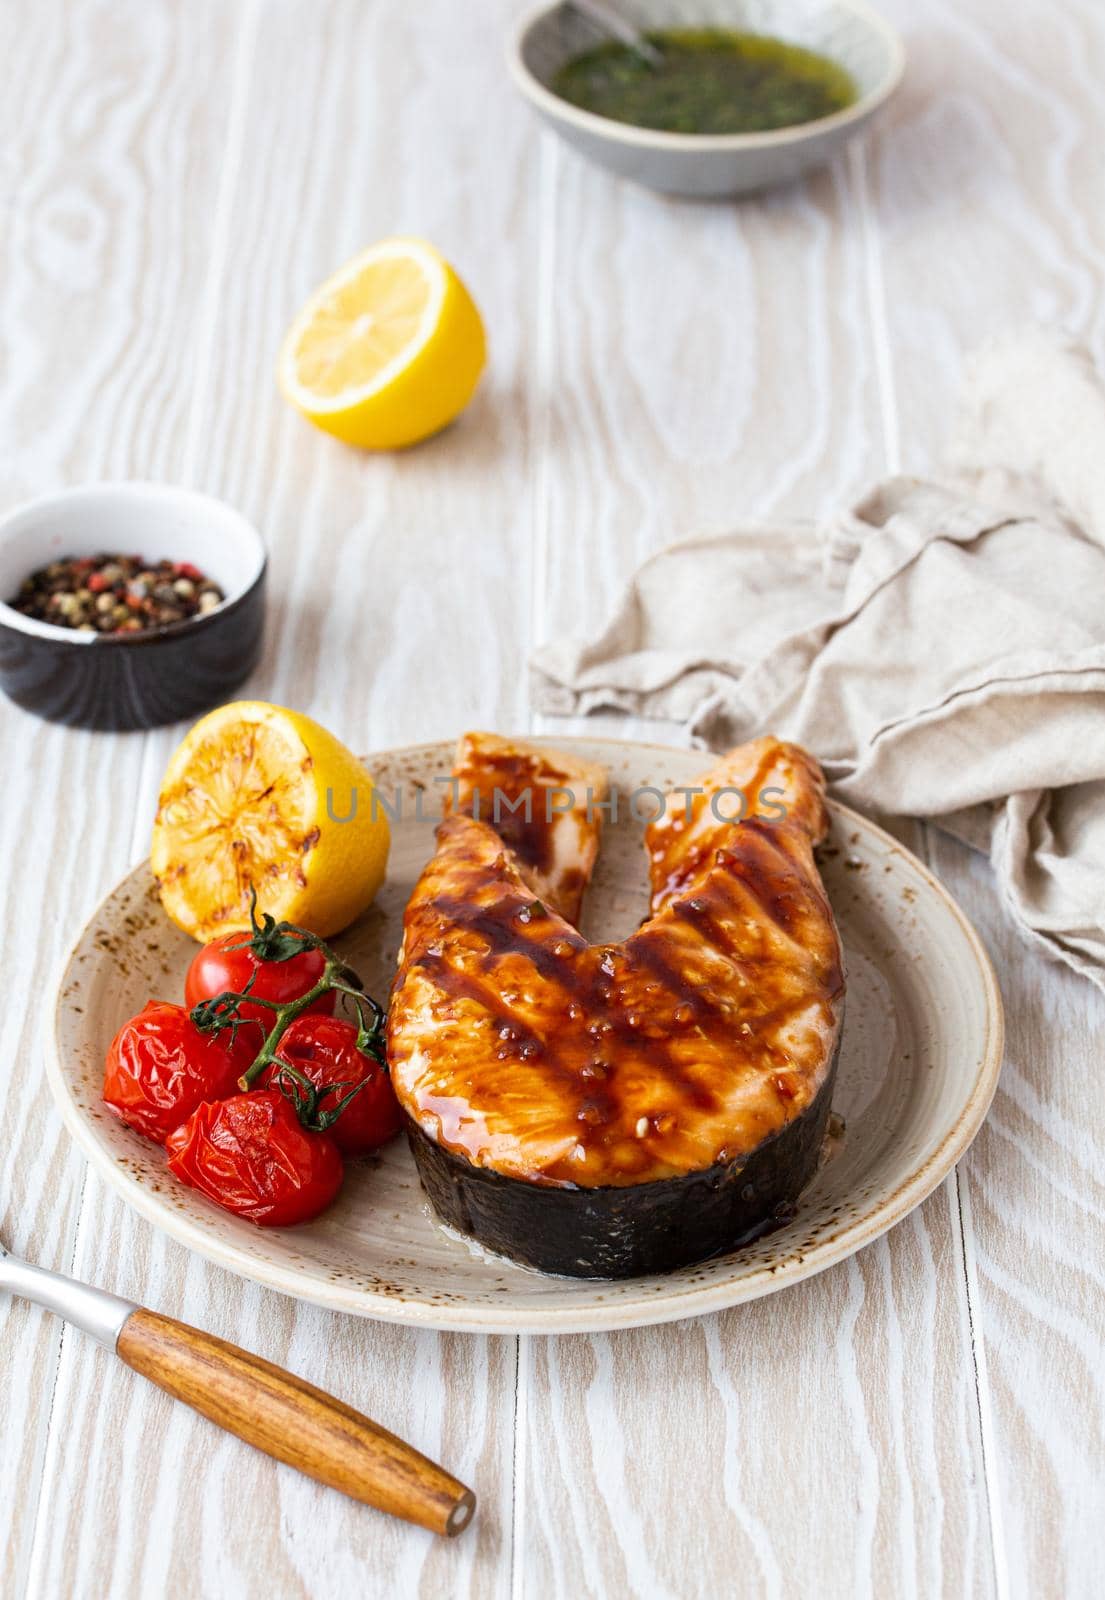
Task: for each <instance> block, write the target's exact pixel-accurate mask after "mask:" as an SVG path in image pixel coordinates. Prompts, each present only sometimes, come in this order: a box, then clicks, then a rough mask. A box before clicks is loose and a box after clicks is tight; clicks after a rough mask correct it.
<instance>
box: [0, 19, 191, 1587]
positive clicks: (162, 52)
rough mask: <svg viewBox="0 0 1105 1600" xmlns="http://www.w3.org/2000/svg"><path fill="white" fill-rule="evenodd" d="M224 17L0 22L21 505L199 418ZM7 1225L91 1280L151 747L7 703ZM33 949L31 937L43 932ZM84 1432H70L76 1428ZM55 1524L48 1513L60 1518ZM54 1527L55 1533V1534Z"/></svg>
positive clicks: (38, 1394)
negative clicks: (65, 1005) (83, 975)
mask: <svg viewBox="0 0 1105 1600" xmlns="http://www.w3.org/2000/svg"><path fill="white" fill-rule="evenodd" d="M217 10H218V8H217V7H216V6H215V5H213V4H202V5H193V6H191V7H188V8H185V7H179V8H174V7H168V6H163V7H161V8H158V9H157V10H156V11H155V10H154V9H153V8H147V7H145V6H143V5H141V4H139V3H137V0H136V3H134V4H123V5H117V6H114V7H109V6H106V5H94V6H85V7H80V8H72V7H66V6H63V5H61V4H59V3H54V0H50V3H45V4H42V5H40V6H36V7H33V8H27V7H14V6H8V7H4V8H2V9H0V48H2V49H3V53H4V60H5V64H6V68H7V89H6V93H5V96H4V101H3V105H2V107H0V148H2V150H3V157H2V162H0V207H2V210H3V217H4V228H3V230H2V233H0V263H2V267H0V350H2V362H0V438H2V439H3V446H2V448H0V495H2V498H3V502H4V504H5V505H8V504H11V503H13V502H14V501H17V500H19V499H21V498H24V497H25V496H28V495H30V494H33V493H37V492H41V491H43V490H47V489H54V488H58V487H60V486H62V485H64V484H66V483H70V482H76V481H80V480H82V479H88V478H91V479H95V478H102V477H106V476H113V475H120V474H137V475H143V474H145V475H149V476H157V475H159V474H163V473H166V472H167V471H169V470H171V459H172V455H173V441H174V440H175V438H176V437H177V436H178V435H179V433H180V431H181V429H182V427H183V424H184V420H185V417H184V405H185V401H186V396H187V392H188V382H189V374H190V367H191V355H192V349H193V337H194V317H193V313H194V308H195V305H196V301H197V298H198V293H197V291H198V288H199V285H200V283H201V282H202V274H203V266H204V259H203V245H202V239H201V237H199V236H198V234H197V235H194V234H190V233H189V232H188V231H187V230H186V229H184V228H183V227H182V218H181V215H180V214H179V213H178V212H177V211H176V210H174V209H173V208H171V207H169V206H166V205H165V204H162V203H159V196H161V195H170V194H172V193H175V192H176V191H177V190H182V189H185V188H187V189H189V190H190V191H191V192H192V193H193V194H194V196H195V200H196V203H197V205H199V206H201V207H202V204H203V196H204V192H205V184H206V174H207V173H208V171H209V170H210V168H211V164H212V161H213V158H214V155H215V152H216V151H217V149H218V143H219V138H220V117H219V111H218V106H217V104H216V105H215V106H211V105H209V104H206V103H205V96H204V89H203V87H202V86H201V83H200V82H199V81H197V78H196V77H195V76H194V75H193V74H194V73H195V72H197V71H198V72H199V74H200V75H201V78H202V81H203V83H205V84H206V85H207V88H208V89H209V90H210V89H216V90H217V86H218V84H219V83H220V81H221V73H222V64H221V60H220V56H219V52H218V48H217V39H216V38H215V37H214V36H213V35H212V32H211V27H212V24H213V23H217V15H216V14H217ZM0 751H2V769H3V772H4V780H5V782H4V804H3V807H0V848H2V849H3V852H4V855H3V859H4V861H5V863H6V864H7V865H6V881H5V892H6V907H7V912H8V915H7V916H6V918H5V921H4V928H3V932H2V933H0V960H2V962H3V967H4V971H5V974H6V981H7V985H8V991H9V996H10V1001H11V1003H9V1005H8V1006H7V1007H5V1011H4V1015H3V1018H2V1019H0V1081H2V1084H3V1092H2V1095H0V1194H2V1195H3V1197H4V1200H3V1206H4V1209H3V1213H2V1216H0V1231H2V1233H3V1236H4V1238H5V1239H6V1240H7V1242H8V1243H9V1244H10V1245H11V1246H12V1247H13V1248H14V1249H17V1250H20V1251H22V1252H24V1253H26V1254H27V1255H28V1256H30V1257H31V1258H32V1259H35V1260H38V1261H41V1262H43V1263H44V1264H47V1265H50V1266H54V1267H62V1268H65V1267H67V1266H68V1265H69V1264H70V1261H71V1258H72V1253H73V1248H74V1235H75V1229H76V1219H77V1213H78V1202H79V1197H80V1193H81V1186H82V1183H83V1178H84V1168H83V1163H82V1162H81V1161H80V1159H79V1158H78V1157H77V1156H76V1155H75V1153H73V1152H72V1150H71V1148H70V1145H69V1141H68V1138H67V1137H66V1136H65V1135H64V1133H63V1132H62V1130H61V1125H60V1122H59V1121H58V1118H57V1115H56V1113H55V1112H54V1110H53V1108H52V1105H51V1103H50V1100H49V1096H48V1094H47V1092H46V1089H45V1086H44V1085H43V1082H42V1061H43V1054H44V1048H45V1044H44V1040H45V1030H46V1028H48V1026H49V1022H50V1018H49V1008H48V1005H47V1004H45V1003H44V1001H45V997H47V996H48V995H49V993H50V989H51V985H52V982H53V978H54V973H55V970H56V968H57V965H58V963H59V961H60V959H61V956H62V953H63V951H64V950H65V949H66V948H67V946H68V944H69V942H70V940H71V938H72V936H73V934H74V932H75V931H76V929H77V928H78V927H79V926H80V924H81V922H82V921H83V920H84V918H85V917H86V916H87V914H88V913H89V912H90V911H91V909H92V906H93V904H94V903H95V900H96V899H97V898H98V895H99V892H100V889H101V887H102V886H103V885H104V884H106V883H108V882H110V881H111V880H112V879H113V878H114V877H115V876H117V875H118V873H119V872H120V871H121V870H122V868H123V866H124V864H125V862H126V858H127V852H128V847H129V839H130V819H131V809H132V805H133V794H134V789H135V786H136V784H137V780H138V775H139V771H140V766H141V758H142V741H141V739H140V738H138V739H135V738H122V737H116V738H104V737H99V738H97V737H93V736H90V735H88V734H83V733H74V732H69V731H66V730H64V729H59V728H52V727H47V726H44V725H43V724H42V723H40V722H38V721H36V720H35V719H33V718H32V717H30V716H27V715H25V714H23V713H21V712H19V711H17V710H16V709H15V708H14V707H13V706H10V705H9V704H7V703H6V702H5V703H4V704H3V705H2V706H0ZM32 927H33V933H31V934H30V935H29V936H28V930H29V929H30V928H32ZM0 1325H2V1328H0V1339H2V1340H3V1344H4V1349H5V1352H6V1359H5V1361H4V1363H3V1368H2V1370H0V1503H2V1504H3V1506H4V1508H5V1510H4V1525H5V1538H4V1540H3V1544H2V1551H0V1589H2V1590H3V1592H4V1593H6V1594H13V1595H15V1594H19V1593H21V1592H22V1589H23V1585H24V1582H25V1580H26V1576H27V1573H28V1570H29V1567H30V1563H31V1554H32V1546H33V1539H34V1530H35V1525H36V1518H39V1513H40V1511H41V1509H42V1499H41V1480H42V1472H43V1461H44V1457H45V1453H46V1450H47V1436H48V1428H49V1425H50V1421H51V1418H54V1420H55V1421H56V1420H57V1418H56V1413H55V1412H54V1411H53V1409H52V1407H53V1398H54V1386H55V1380H56V1373H57V1364H58V1354H59V1348H60V1343H61V1337H62V1335H61V1328H60V1324H58V1323H57V1322H56V1321H55V1320H54V1319H51V1318H49V1317H46V1316H45V1315H44V1314H42V1313H39V1312H37V1311H34V1310H32V1309H30V1308H28V1307H25V1306H22V1305H19V1304H16V1303H7V1302H4V1303H0ZM62 1425H63V1424H62ZM47 1520H48V1519H47ZM39 1523H40V1526H41V1518H39Z"/></svg>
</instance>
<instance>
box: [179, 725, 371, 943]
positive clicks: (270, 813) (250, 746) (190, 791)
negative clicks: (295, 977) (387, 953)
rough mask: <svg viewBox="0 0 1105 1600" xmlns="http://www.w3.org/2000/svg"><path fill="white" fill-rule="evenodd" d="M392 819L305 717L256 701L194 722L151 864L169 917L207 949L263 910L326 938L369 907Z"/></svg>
mask: <svg viewBox="0 0 1105 1600" xmlns="http://www.w3.org/2000/svg"><path fill="white" fill-rule="evenodd" d="M388 844H389V830H388V821H387V815H386V813H385V811H384V809H383V807H382V805H380V804H379V802H378V800H377V799H376V798H375V789H374V785H373V782H372V778H371V777H370V776H369V774H368V772H367V771H366V770H365V768H364V767H363V766H362V765H361V763H360V762H359V761H358V760H357V758H356V756H354V755H353V754H352V753H351V752H350V751H349V750H347V749H346V748H345V746H344V745H343V744H341V743H339V741H338V740H337V739H335V738H334V736H333V734H331V733H328V732H327V730H326V729H325V728H323V727H320V726H319V724H318V723H317V722H312V720H311V718H310V717H304V716H301V715H300V714H299V712H297V711H287V710H285V709H284V708H283V707H282V706H271V705H266V704H265V703H264V702H262V701H259V700H239V701H236V702H234V703H233V704H231V705H226V706H220V707H219V709H218V710H217V711H212V712H211V714H210V715H209V716H206V717H204V718H203V719H202V720H201V721H200V722H197V723H196V725H195V727H194V728H193V729H192V730H191V732H190V733H189V734H188V735H187V737H186V738H185V740H184V742H183V743H182V744H181V745H180V747H179V749H178V750H177V751H176V753H175V755H174V756H173V758H172V760H171V761H170V762H169V766H168V768H167V770H166V773H165V777H164V780H163V783H162V788H161V794H160V797H159V800H158V807H157V817H156V819H155V821H154V829H153V842H152V845H151V849H150V864H151V866H152V867H153V871H154V875H155V877H156V878H157V881H158V886H159V888H160V891H161V903H162V905H163V906H164V907H165V910H166V912H167V913H168V915H169V916H170V917H171V918H172V920H173V921H174V922H175V923H176V924H177V926H178V927H179V928H183V929H184V931H185V932H186V933H190V934H191V935H192V936H193V937H194V938H196V939H199V940H201V941H206V940H208V939H211V938H214V937H215V936H216V935H217V934H220V933H227V932H230V931H233V930H235V929H238V928H248V927H249V920H250V891H251V889H255V890H256V892H257V902H258V908H259V910H260V911H262V912H269V913H270V914H271V915H272V916H273V917H275V918H276V920H277V921H278V922H279V921H285V920H286V921H288V922H294V923H296V924H297V925H298V926H300V927H303V928H308V929H310V931H311V932H312V933H317V934H319V935H320V937H322V938H327V937H329V935H330V934H333V933H337V932H338V931H339V930H340V929H341V928H344V927H346V926H347V925H348V924H349V923H350V922H352V921H353V920H354V918H355V917H357V916H359V915H360V913H361V912H362V911H364V910H365V908H366V907H367V906H368V905H369V904H370V903H371V901H372V900H373V898H374V897H375V895H376V891H377V890H378V889H379V887H380V885H381V883H382V882H383V879H384V872H385V869H386V867H387V858H388Z"/></svg>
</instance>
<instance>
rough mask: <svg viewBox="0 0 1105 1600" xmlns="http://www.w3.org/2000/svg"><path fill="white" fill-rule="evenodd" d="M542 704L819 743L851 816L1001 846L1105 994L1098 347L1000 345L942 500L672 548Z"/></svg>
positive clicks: (724, 736)
mask: <svg viewBox="0 0 1105 1600" xmlns="http://www.w3.org/2000/svg"><path fill="white" fill-rule="evenodd" d="M532 685H533V701H534V705H535V707H536V708H537V709H538V710H540V711H543V712H546V713H552V714H573V715H578V714H580V713H582V712H587V711H591V710H598V709H604V710H605V709H612V708H613V709H622V710H624V711H628V712H632V713H633V714H634V715H636V716H644V717H662V718H674V719H676V720H679V721H683V722H686V723H687V725H688V727H689V729H690V731H691V733H692V735H693V736H694V737H695V738H696V739H697V740H698V741H699V742H700V743H703V744H706V745H709V746H711V747H713V748H720V747H723V746H726V745H729V744H732V743H735V742H737V741H739V740H741V739H745V738H749V737H751V736H752V735H755V734H758V733H761V732H774V733H778V734H780V735H782V736H784V737H786V738H790V739H795V740H798V741H799V742H800V743H802V744H804V745H807V746H808V747H809V748H810V749H811V750H812V751H814V752H815V754H816V755H817V756H818V757H819V758H820V760H821V761H822V762H823V764H824V766H825V769H826V772H827V774H828V775H829V777H830V779H831V780H832V782H833V787H834V792H835V793H836V794H837V795H839V797H840V798H841V799H842V800H845V801H847V802H848V803H849V804H852V805H856V806H858V807H860V808H865V809H871V810H875V811H880V812H883V813H885V814H887V815H911V816H924V817H931V818H933V819H934V820H935V821H936V822H938V823H940V824H941V825H942V826H944V827H947V828H948V829H949V830H950V831H951V832H954V833H955V834H957V835H958V836H959V837H961V838H964V839H966V840H967V841H968V842H969V843H970V844H972V845H974V846H975V847H976V848H978V849H985V850H987V851H988V852H989V854H990V858H991V861H992V862H993V866H994V870H995V872H996V874H997V879H998V884H999V887H1000V890H1001V894H1002V896H1003V898H1004V900H1005V902H1006V904H1007V905H1008V907H1009V910H1010V912H1011V913H1012V915H1013V917H1014V918H1015V919H1016V921H1017V922H1018V924H1019V925H1020V926H1021V928H1022V929H1023V930H1024V932H1025V933H1026V935H1027V936H1028V937H1029V938H1031V939H1032V940H1034V941H1036V942H1037V943H1038V944H1040V945H1042V946H1043V947H1045V948H1046V949H1047V950H1048V951H1049V952H1051V953H1052V954H1054V955H1057V956H1060V957H1062V958H1063V959H1064V960H1066V961H1067V962H1069V963H1070V965H1071V966H1073V967H1075V968H1076V969H1077V970H1078V971H1080V972H1082V973H1084V974H1086V976H1087V977H1090V978H1091V979H1093V981H1094V982H1096V983H1097V984H1099V985H1100V986H1101V987H1102V988H1105V387H1103V386H1102V383H1101V380H1100V378H1099V376H1098V374H1097V373H1096V371H1095V369H1094V368H1093V366H1092V364H1091V363H1090V361H1089V358H1088V357H1087V356H1086V354H1085V353H1084V352H1083V351H1081V350H1079V349H1077V348H1076V347H1074V346H1071V345H1067V344H1061V343H1059V342H1057V341H1056V340H1054V339H1052V338H1050V337H1049V336H1047V335H1045V334H1043V333H1039V332H1035V331H1034V332H1031V333H1027V334H1022V335H1018V336H1017V337H1016V338H1010V339H1006V340H1003V341H1002V342H1000V343H997V344H994V345H991V346H989V347H987V348H986V349H985V350H983V351H982V352H981V353H980V354H979V355H978V356H976V357H975V358H974V360H973V361H972V363H971V364H970V366H969V369H968V375H967V381H966V385H965V396H964V404H963V411H962V417H961V419H960V423H959V426H958V430H957V433H956V436H955V441H954V450H953V454H952V458H951V461H950V463H949V466H948V470H947V472H946V473H945V474H942V475H941V480H940V481H939V482H922V481H920V480H917V479H913V478H892V479H890V480H889V481H887V482H885V483H882V484H880V485H878V487H876V488H875V489H873V490H872V491H871V492H870V493H868V494H867V495H865V496H864V498H863V499H862V500H861V501H860V502H859V503H858V504H857V505H856V506H855V507H854V508H852V509H851V510H850V511H847V512H845V513H844V514H843V515H841V516H840V517H838V518H837V519H836V520H835V522H833V523H832V524H830V525H829V526H827V527H826V528H824V529H820V530H816V531H814V530H811V528H810V527H809V526H802V525H797V524H784V525H780V526H778V527H771V528H767V527H755V528H744V529H738V530H736V531H734V532H733V533H730V534H724V535H721V536H719V537H715V538H702V539H692V540H690V541H689V542H688V543H685V544H679V545H675V546H673V547H672V548H670V549H668V550H664V551H662V552H661V553H660V554H659V555H656V556H654V557H652V559H651V560H649V561H647V562H646V563H645V564H644V566H643V567H642V568H641V569H640V571H639V572H638V573H637V574H636V576H635V577H634V578H633V579H632V581H631V583H630V584H629V587H628V589H627V591H626V593H625V595H624V596H623V597H622V599H621V602H620V603H619V605H618V607H617V610H616V611H615V613H614V616H613V617H612V618H611V620H610V622H609V623H608V625H607V626H606V627H605V628H604V629H603V631H602V633H601V634H600V635H599V637H598V638H597V639H595V640H593V641H591V642H589V643H588V642H579V641H570V640H569V641H562V642H559V643H555V644H551V645H547V646H545V647H544V648H543V649H541V650H539V651H538V652H537V654H536V655H535V657H534V660H533V677H532Z"/></svg>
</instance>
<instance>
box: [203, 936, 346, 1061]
mask: <svg viewBox="0 0 1105 1600" xmlns="http://www.w3.org/2000/svg"><path fill="white" fill-rule="evenodd" d="M248 938H249V935H248V934H246V933H222V934H220V935H219V937H218V938H217V939H212V941H211V943H210V944H205V945H204V947H203V949H202V950H201V951H200V952H199V954H198V955H196V956H194V957H193V958H192V965H191V966H190V967H189V968H188V976H187V977H186V978H185V980H184V1004H185V1005H186V1006H187V1007H188V1009H189V1011H190V1010H191V1009H192V1007H193V1006H195V1005H198V1004H199V1002H200V1001H201V1000H211V999H213V998H214V996H215V995H217V994H223V993H224V992H225V991H226V990H228V989H229V990H231V991H232V992H233V993H234V994H242V993H243V992H244V990H245V988H246V985H247V984H248V983H249V981H250V979H251V978H252V979H253V988H252V989H251V990H250V991H249V992H250V994H255V995H257V996H258V997H259V998H260V999H262V1000H272V1001H274V1002H275V1003H276V1004H277V1005H279V1006H283V1005H287V1003H288V1001H289V1000H298V999H299V997H300V995H303V994H306V993H307V991H308V989H313V988H314V986H315V984H316V983H317V982H318V980H319V979H320V978H321V977H322V969H323V967H325V965H326V957H325V956H324V955H323V953H322V951H321V950H316V949H314V948H313V947H312V946H307V947H305V948H304V949H303V950H301V951H298V952H297V953H296V954H295V955H294V956H289V957H288V959H287V961H262V960H261V958H260V957H259V956H257V955H255V954H254V952H253V951H252V950H251V949H250V947H249V945H248V943H244V942H243V941H245V940H248ZM234 945H237V946H238V948H237V949H233V948H232V946H234ZM255 974H256V976H255ZM337 998H338V997H337V995H336V994H335V993H334V991H333V990H332V989H331V990H329V991H328V992H327V993H326V994H320V995H319V997H318V999H317V1000H313V1001H312V1002H311V1005H310V1007H309V1008H308V1012H318V1013H319V1014H320V1015H323V1016H329V1015H330V1014H331V1013H332V1012H333V1010H334V1006H335V1005H336V1004H337ZM239 1011H240V1014H241V1016H242V1017H243V1018H247V1017H252V1018H255V1019H256V1020H257V1021H258V1022H260V1023H261V1026H262V1027H263V1028H264V1030H265V1032H266V1033H267V1032H268V1030H269V1029H270V1028H271V1027H272V1024H273V1013H272V1012H271V1011H270V1010H269V1009H268V1008H267V1007H266V1006H255V1005H251V1004H250V1002H249V1001H248V1000H245V1001H243V1002H242V1004H241V1006H240V1007H239ZM305 1014H307V1013H305ZM250 1031H251V1033H253V1034H254V1037H255V1049H256V1050H259V1049H260V1048H261V1039H260V1036H259V1035H257V1034H256V1030H250Z"/></svg>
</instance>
